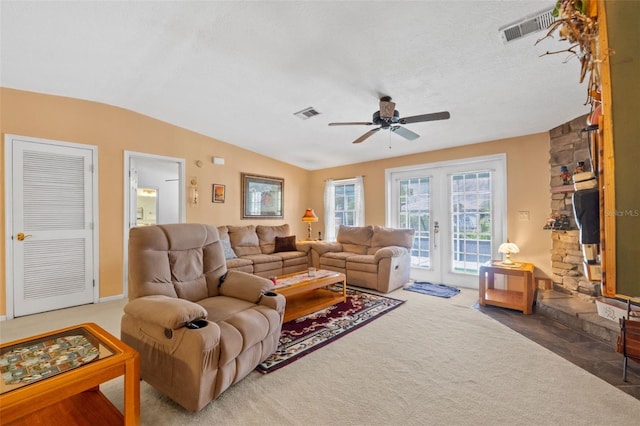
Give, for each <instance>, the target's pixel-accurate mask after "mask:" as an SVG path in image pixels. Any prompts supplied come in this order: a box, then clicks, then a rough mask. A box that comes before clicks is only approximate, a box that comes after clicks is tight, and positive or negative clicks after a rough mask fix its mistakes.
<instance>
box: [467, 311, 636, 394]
mask: <svg viewBox="0 0 640 426" xmlns="http://www.w3.org/2000/svg"><path fill="white" fill-rule="evenodd" d="M474 307H475V308H476V309H478V310H479V311H480V312H483V313H484V314H486V315H488V316H490V317H491V318H493V319H495V320H496V321H499V322H501V323H502V324H504V325H506V326H507V327H509V328H511V329H512V330H514V331H517V332H518V333H520V334H522V335H523V336H525V337H527V338H528V339H531V340H533V341H534V342H536V343H538V344H539V345H542V346H544V347H545V348H547V349H549V350H550V351H552V352H554V353H556V354H558V355H560V356H561V357H563V358H565V359H566V360H568V361H571V362H572V363H574V364H575V365H577V366H579V367H581V368H583V369H585V370H586V371H588V372H589V373H591V374H593V375H595V376H597V377H600V378H601V379H602V380H604V381H606V382H607V383H609V384H611V385H613V386H615V387H617V388H618V389H620V390H622V391H623V392H626V393H628V394H629V395H632V396H634V397H635V398H637V399H639V400H640V364H639V363H636V362H634V361H629V362H628V367H627V382H623V381H622V355H621V354H619V353H617V352H616V351H615V347H614V346H612V344H611V343H609V342H606V341H604V340H599V339H598V338H595V337H592V336H591V335H588V334H586V333H584V332H582V331H580V330H576V329H572V328H570V327H568V326H566V325H564V324H561V323H560V322H558V321H556V320H553V319H551V318H549V317H548V316H545V315H543V314H540V313H534V314H532V315H523V314H522V312H520V311H515V310H511V309H504V308H498V307H495V306H480V305H479V304H476V305H475V306H474Z"/></svg>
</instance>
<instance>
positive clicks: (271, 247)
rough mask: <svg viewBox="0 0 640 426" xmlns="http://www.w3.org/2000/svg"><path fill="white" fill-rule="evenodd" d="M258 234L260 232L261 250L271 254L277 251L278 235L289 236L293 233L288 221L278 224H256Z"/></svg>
mask: <svg viewBox="0 0 640 426" xmlns="http://www.w3.org/2000/svg"><path fill="white" fill-rule="evenodd" d="M256 234H258V240H259V241H260V243H259V244H260V251H261V252H262V253H264V254H271V253H273V252H274V251H275V245H276V237H288V236H290V235H291V230H290V229H289V224H288V223H285V224H284V225H277V226H269V225H258V226H256ZM294 242H295V237H294ZM293 250H295V248H294V249H293Z"/></svg>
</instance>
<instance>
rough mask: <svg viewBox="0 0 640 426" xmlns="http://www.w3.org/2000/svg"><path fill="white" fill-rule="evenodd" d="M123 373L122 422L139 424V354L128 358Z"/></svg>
mask: <svg viewBox="0 0 640 426" xmlns="http://www.w3.org/2000/svg"><path fill="white" fill-rule="evenodd" d="M124 368H125V373H124V424H125V425H139V424H140V355H138V354H136V356H135V357H133V358H131V359H129V360H128V361H127V362H126V364H125V367H124Z"/></svg>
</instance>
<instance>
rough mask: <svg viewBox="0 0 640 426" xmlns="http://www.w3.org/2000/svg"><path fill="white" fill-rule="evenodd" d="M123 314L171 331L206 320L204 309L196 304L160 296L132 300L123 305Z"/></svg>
mask: <svg viewBox="0 0 640 426" xmlns="http://www.w3.org/2000/svg"><path fill="white" fill-rule="evenodd" d="M124 312H125V313H126V314H128V315H131V316H132V317H134V318H136V319H138V320H140V321H144V322H149V323H152V324H155V325H159V326H160V327H162V328H165V329H166V328H168V329H171V330H177V329H179V328H181V327H184V325H185V324H187V323H190V322H193V321H197V320H203V319H206V318H207V311H206V309H204V308H203V307H202V306H200V305H198V304H197V303H193V302H190V301H188V300H185V299H178V298H175V297H168V296H162V295H154V296H144V297H139V298H137V299H134V300H132V301H131V302H129V303H127V304H126V305H125V307H124Z"/></svg>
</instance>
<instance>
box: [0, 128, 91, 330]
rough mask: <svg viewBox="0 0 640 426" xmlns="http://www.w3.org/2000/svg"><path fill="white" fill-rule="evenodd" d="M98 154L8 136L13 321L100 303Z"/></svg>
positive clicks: (57, 143) (68, 145)
mask: <svg viewBox="0 0 640 426" xmlns="http://www.w3.org/2000/svg"><path fill="white" fill-rule="evenodd" d="M97 157H98V151H97V147H95V146H91V145H83V144H76V143H70V142H62V141H54V140H48V139H40V138H32V137H25V136H17V135H10V134H7V135H5V185H6V188H5V193H6V199H5V209H6V210H5V215H6V216H5V217H6V225H5V232H6V235H7V236H8V238H7V242H6V253H7V261H6V296H7V298H6V301H7V319H11V318H14V317H16V316H23V315H30V314H35V313H39V312H44V311H50V310H54V309H62V308H67V307H70V306H77V305H83V304H88V303H95V302H97V301H98V297H99V282H98V246H97V241H98V237H97V233H98V223H97V211H98V204H97V200H98V182H97V181H98V178H97V176H98V174H97V164H98V161H97V159H98V158H97ZM9 236H10V238H9Z"/></svg>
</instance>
